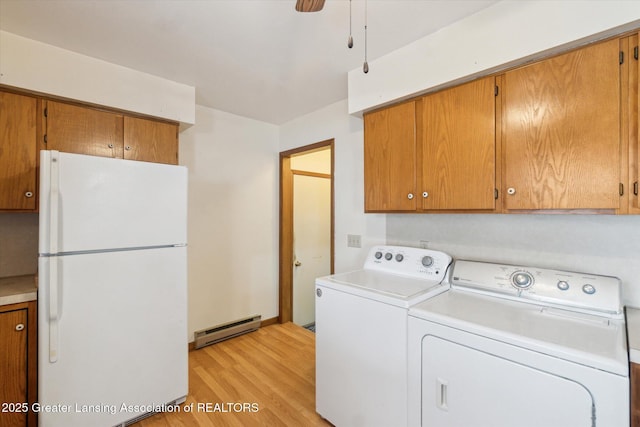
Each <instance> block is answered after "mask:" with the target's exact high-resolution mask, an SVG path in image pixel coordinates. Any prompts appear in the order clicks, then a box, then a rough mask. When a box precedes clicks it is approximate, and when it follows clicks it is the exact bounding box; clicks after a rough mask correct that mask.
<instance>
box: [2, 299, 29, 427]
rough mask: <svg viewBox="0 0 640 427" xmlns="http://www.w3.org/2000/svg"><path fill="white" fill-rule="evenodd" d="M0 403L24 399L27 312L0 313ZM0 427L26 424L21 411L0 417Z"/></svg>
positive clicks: (23, 413) (25, 390)
mask: <svg viewBox="0 0 640 427" xmlns="http://www.w3.org/2000/svg"><path fill="white" fill-rule="evenodd" d="M0 343H2V348H1V349H0V378H2V387H0V402H3V403H4V402H6V403H26V402H28V400H27V310H26V309H23V310H14V311H7V312H4V313H0ZM0 417H1V418H0V419H1V420H2V425H3V426H5V425H6V426H25V425H27V414H26V413H25V412H17V411H16V412H13V411H12V412H4V413H2V414H0Z"/></svg>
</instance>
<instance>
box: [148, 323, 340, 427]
mask: <svg viewBox="0 0 640 427" xmlns="http://www.w3.org/2000/svg"><path fill="white" fill-rule="evenodd" d="M192 404H193V411H192V412H186V411H185V407H186V406H189V407H190V406H191V405H192ZM199 404H200V406H198V405H199ZM216 404H217V406H216ZM238 404H240V405H238ZM242 404H245V408H247V409H249V411H240V412H236V411H237V410H240V409H241V408H242ZM252 404H253V405H252ZM206 405H208V407H207V406H206ZM234 408H235V410H234ZM207 409H208V412H207ZM256 409H257V411H255V410H256ZM223 410H224V411H225V412H222V411H223ZM135 426H136V427H167V426H171V427H173V426H178V427H182V426H185V427H186V426H215V427H218V426H238V427H248V426H331V424H329V423H328V422H327V421H325V420H323V419H322V418H320V416H319V415H318V414H317V413H316V412H315V335H314V334H313V333H312V332H310V331H308V330H306V329H304V328H302V327H300V326H297V325H294V324H293V323H286V324H282V325H271V326H267V327H264V328H260V329H259V330H257V331H255V332H251V333H249V334H245V335H241V336H239V337H236V338H233V339H230V340H227V341H223V342H220V343H218V344H214V345H211V346H208V347H205V348H203V349H200V350H195V351H192V352H190V353H189V396H188V397H187V401H186V402H185V403H184V404H183V405H182V406H181V412H179V413H171V414H170V413H163V414H157V415H154V416H153V417H150V418H147V419H145V420H143V421H141V422H139V423H137V424H136V425H135Z"/></svg>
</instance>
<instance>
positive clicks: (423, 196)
mask: <svg viewBox="0 0 640 427" xmlns="http://www.w3.org/2000/svg"><path fill="white" fill-rule="evenodd" d="M427 197H429V193H427V192H426V191H425V192H423V193H422V198H423V199H426V198H427Z"/></svg>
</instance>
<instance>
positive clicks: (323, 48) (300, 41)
mask: <svg viewBox="0 0 640 427" xmlns="http://www.w3.org/2000/svg"><path fill="white" fill-rule="evenodd" d="M493 3H496V1H492V0H368V5H367V9H368V60H369V62H371V61H372V60H373V59H375V58H377V57H379V56H382V55H384V54H386V53H388V52H391V51H393V50H395V49H397V48H399V47H401V46H404V45H406V44H408V43H410V42H412V41H414V40H416V39H419V38H421V37H423V36H425V35H427V34H430V33H433V32H435V31H437V30H438V29H439V28H442V27H445V26H447V25H449V24H451V23H452V22H454V21H457V20H460V19H462V18H464V17H466V16H468V15H471V14H473V13H476V12H477V11H479V10H481V9H484V8H486V7H488V6H490V5H491V4H493ZM294 6H295V0H126V1H125V0H0V29H2V30H6V31H8V32H11V33H14V34H18V35H21V36H24V37H27V38H30V39H34V40H38V41H42V42H45V43H48V44H51V45H54V46H58V47H61V48H64V49H68V50H71V51H74V52H78V53H82V54H85V55H89V56H92V57H95V58H99V59H102V60H105V61H108V62H111V63H115V64H119V65H122V66H125V67H129V68H133V69H136V70H139V71H143V72H147V73H150V74H154V75H156V76H160V77H164V78H167V79H169V80H173V81H177V82H180V83H184V84H187V85H190V86H194V87H195V88H196V102H197V103H198V104H200V105H204V106H208V107H211V108H216V109H219V110H223V111H227V112H230V113H234V114H238V115H241V116H245V117H250V118H254V119H257V120H261V121H265V122H269V123H273V124H282V123H284V122H286V121H288V120H291V119H293V118H296V117H299V116H301V115H303V114H306V113H309V112H312V111H315V110H316V109H318V108H321V107H324V106H326V105H329V104H331V103H333V102H336V101H339V100H342V99H345V98H346V97H347V72H348V71H350V70H352V69H355V68H358V67H362V63H363V60H364V7H365V1H364V0H353V2H352V4H351V7H352V12H353V18H352V28H353V38H354V47H353V49H348V48H347V38H348V36H349V1H347V0H327V2H326V4H325V7H324V9H323V10H322V11H321V12H317V13H299V12H296V11H295V10H294ZM0 55H1V52H0ZM375 72H376V70H375V66H373V65H372V66H371V67H370V71H369V73H375Z"/></svg>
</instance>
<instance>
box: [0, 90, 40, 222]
mask: <svg viewBox="0 0 640 427" xmlns="http://www.w3.org/2000/svg"><path fill="white" fill-rule="evenodd" d="M36 116H37V101H36V99H35V98H32V97H30V96H23V95H16V94H13V93H8V92H0V135H1V139H0V209H24V210H27V209H35V208H36V197H35V192H36V144H37V141H36Z"/></svg>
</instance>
